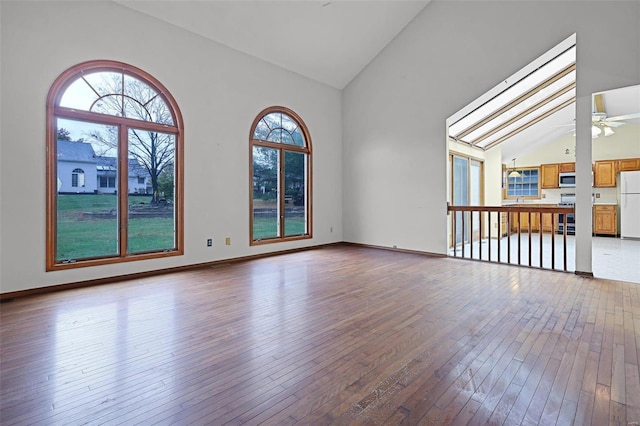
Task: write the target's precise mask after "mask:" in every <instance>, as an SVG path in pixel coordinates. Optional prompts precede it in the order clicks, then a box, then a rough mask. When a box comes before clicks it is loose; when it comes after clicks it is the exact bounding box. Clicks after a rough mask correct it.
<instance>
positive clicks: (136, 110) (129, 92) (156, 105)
mask: <svg viewBox="0 0 640 426" xmlns="http://www.w3.org/2000/svg"><path fill="white" fill-rule="evenodd" d="M124 94H125V97H124V114H125V117H128V118H133V119H135V120H142V121H152V122H155V123H160V124H169V125H173V117H172V116H171V111H170V110H169V107H168V106H167V104H166V103H165V102H164V100H163V99H162V98H161V97H160V96H159V95H158V92H156V91H155V90H154V89H153V88H152V87H150V86H149V85H148V84H146V83H144V82H142V81H140V80H138V79H136V78H133V77H131V76H128V75H125V76H124Z"/></svg>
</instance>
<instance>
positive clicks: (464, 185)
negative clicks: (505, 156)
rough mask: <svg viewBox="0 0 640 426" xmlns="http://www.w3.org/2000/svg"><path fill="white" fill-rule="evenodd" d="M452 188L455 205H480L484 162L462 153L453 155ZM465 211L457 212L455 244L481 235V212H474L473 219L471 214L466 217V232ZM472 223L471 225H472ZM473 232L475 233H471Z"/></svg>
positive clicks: (452, 198)
mask: <svg viewBox="0 0 640 426" xmlns="http://www.w3.org/2000/svg"><path fill="white" fill-rule="evenodd" d="M451 170H452V173H451V188H452V192H453V193H452V197H451V200H452V203H453V205H454V206H480V205H482V204H483V201H482V163H481V162H480V161H478V160H475V159H472V158H469V157H463V156H460V155H452V156H451ZM462 219H463V213H462V212H456V230H455V232H456V234H455V243H454V245H456V246H457V245H459V244H462V243H463V242H464V243H466V242H468V241H469V237H470V235H473V239H474V240H476V241H477V240H478V239H479V238H480V237H481V236H482V235H481V229H480V220H479V219H480V218H479V213H477V212H475V213H473V220H472V221H471V220H470V217H469V214H468V213H467V214H465V217H464V222H465V226H464V233H463V230H462ZM470 225H471V226H470ZM471 233H473V234H471Z"/></svg>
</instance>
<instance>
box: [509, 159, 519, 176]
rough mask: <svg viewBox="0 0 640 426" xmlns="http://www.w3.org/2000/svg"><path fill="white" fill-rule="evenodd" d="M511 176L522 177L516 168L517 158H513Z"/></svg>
mask: <svg viewBox="0 0 640 426" xmlns="http://www.w3.org/2000/svg"><path fill="white" fill-rule="evenodd" d="M509 177H510V178H519V177H520V173H518V171H517V170H516V159H515V158H514V159H513V169H511V172H510V173H509Z"/></svg>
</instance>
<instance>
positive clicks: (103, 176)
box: [96, 157, 151, 194]
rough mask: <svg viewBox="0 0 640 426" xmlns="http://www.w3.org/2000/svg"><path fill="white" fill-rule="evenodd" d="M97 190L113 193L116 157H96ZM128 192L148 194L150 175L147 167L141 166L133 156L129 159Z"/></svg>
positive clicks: (116, 186) (115, 178)
mask: <svg viewBox="0 0 640 426" xmlns="http://www.w3.org/2000/svg"><path fill="white" fill-rule="evenodd" d="M96 159H97V170H98V191H99V192H101V193H114V192H115V191H116V190H117V188H118V179H117V169H118V168H117V164H116V161H117V158H116V157H97V158H96ZM127 187H128V188H129V194H150V193H151V177H150V175H149V172H148V171H147V169H145V168H144V167H142V166H141V165H140V163H139V162H138V160H136V159H135V158H130V159H129V179H128V186H127Z"/></svg>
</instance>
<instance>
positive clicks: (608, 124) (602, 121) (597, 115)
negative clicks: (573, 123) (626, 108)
mask: <svg viewBox="0 0 640 426" xmlns="http://www.w3.org/2000/svg"><path fill="white" fill-rule="evenodd" d="M635 118H640V113H632V114H624V115H618V116H615V117H608V116H607V112H606V111H605V108H604V97H603V95H602V93H598V94H595V95H593V113H592V114H591V121H592V126H591V136H592V138H593V139H595V138H597V137H598V136H600V135H601V134H602V133H604V136H611V135H613V134H614V133H615V131H614V130H613V129H614V128H616V127H620V126H624V125H625V124H626V123H625V121H626V120H632V119H635Z"/></svg>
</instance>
